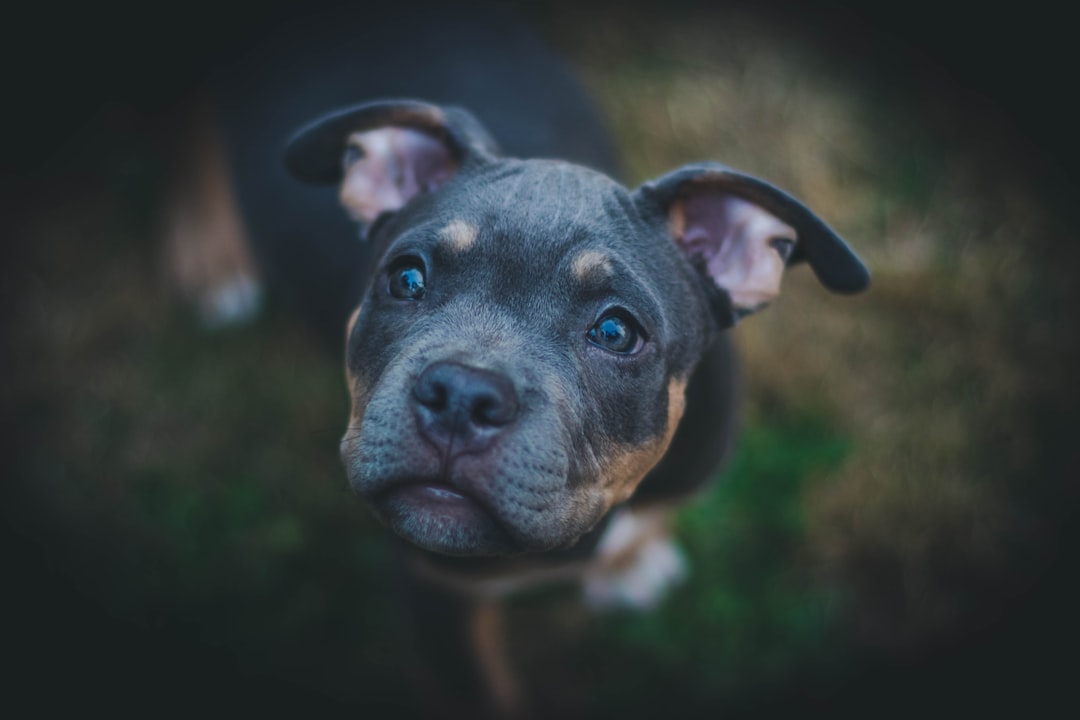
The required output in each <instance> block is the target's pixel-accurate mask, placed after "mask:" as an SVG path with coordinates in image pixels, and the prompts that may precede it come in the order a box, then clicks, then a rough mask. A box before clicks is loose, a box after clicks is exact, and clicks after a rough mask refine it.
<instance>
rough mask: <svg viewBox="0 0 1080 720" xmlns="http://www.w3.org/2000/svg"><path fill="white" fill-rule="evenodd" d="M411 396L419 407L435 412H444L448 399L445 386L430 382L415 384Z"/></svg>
mask: <svg viewBox="0 0 1080 720" xmlns="http://www.w3.org/2000/svg"><path fill="white" fill-rule="evenodd" d="M413 394H414V395H415V396H416V399H417V400H419V401H420V404H421V405H424V406H425V407H428V408H431V409H432V410H435V411H440V410H445V409H446V406H447V401H448V399H449V397H450V393H449V391H448V390H447V389H446V385H445V384H443V383H441V382H437V381H430V380H429V381H428V382H419V383H417V384H416V386H415V387H414V388H413Z"/></svg>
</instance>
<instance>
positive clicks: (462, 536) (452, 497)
mask: <svg viewBox="0 0 1080 720" xmlns="http://www.w3.org/2000/svg"><path fill="white" fill-rule="evenodd" d="M371 504H372V506H373V508H374V509H375V514H376V515H377V516H378V517H379V519H380V520H381V521H382V522H384V523H385V524H386V525H388V526H389V527H390V528H391V529H392V530H393V531H394V532H395V533H397V534H398V535H400V536H401V537H402V538H404V539H405V540H408V541H409V542H411V543H413V544H414V545H417V546H419V547H420V548H422V549H424V550H429V551H431V552H435V553H440V554H443V555H456V556H492V555H517V554H520V553H521V552H523V551H524V550H525V548H523V547H521V546H520V544H519V543H518V542H516V541H515V540H514V538H513V537H512V536H511V535H510V534H509V533H508V532H507V531H506V530H504V529H503V528H502V527H501V526H500V524H499V523H498V522H497V521H496V519H495V518H494V517H493V516H492V515H491V513H489V512H488V511H487V510H486V509H485V508H484V507H483V506H482V505H481V504H480V503H479V502H477V501H476V500H474V499H473V498H471V497H469V496H467V495H464V494H462V493H460V492H458V491H457V490H455V489H454V488H451V487H449V486H446V485H440V484H437V483H430V484H425V483H412V484H406V485H401V486H397V487H392V488H389V489H387V490H384V491H383V492H381V493H379V494H377V495H376V496H375V497H374V498H372V499H371Z"/></svg>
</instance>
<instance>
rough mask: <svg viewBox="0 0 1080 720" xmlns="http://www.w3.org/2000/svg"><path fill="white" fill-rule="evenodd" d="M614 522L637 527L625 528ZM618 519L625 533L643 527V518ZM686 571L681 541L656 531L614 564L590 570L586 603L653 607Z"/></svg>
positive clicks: (609, 607) (600, 607) (599, 607)
mask: <svg viewBox="0 0 1080 720" xmlns="http://www.w3.org/2000/svg"><path fill="white" fill-rule="evenodd" d="M615 523H619V524H621V525H622V526H623V527H626V526H627V525H630V524H631V523H636V524H637V526H638V527H631V528H630V530H629V531H624V530H621V528H620V527H619V524H615ZM615 523H613V524H614V525H615V528H613V529H615V530H616V531H617V532H621V533H623V534H624V537H625V536H627V535H629V534H632V533H631V531H634V530H639V531H640V529H641V528H640V526H641V523H640V521H639V520H638V519H637V518H634V517H632V516H630V517H628V516H622V517H620V518H617V519H616V521H615ZM687 574H688V573H687V563H686V558H685V556H684V555H683V553H682V551H681V550H680V549H679V547H678V545H676V544H675V542H674V541H673V540H672V539H671V538H670V537H668V536H667V535H666V534H662V535H653V536H651V537H648V538H647V539H644V540H642V541H640V542H639V543H636V544H635V546H634V547H632V548H631V549H630V550H629V553H626V552H623V553H621V557H618V558H616V562H614V563H613V564H610V565H608V566H606V567H601V568H599V569H597V570H596V571H594V572H591V573H589V574H588V575H587V576H586V578H585V581H584V587H583V590H584V595H585V603H586V605H588V606H589V607H590V608H592V609H594V610H615V609H630V610H650V609H652V608H654V607H656V606H657V605H658V604H659V603H660V601H661V600H662V599H663V598H664V596H665V595H667V593H668V591H670V590H671V588H673V587H675V586H676V585H678V584H679V583H680V582H682V581H683V580H685V579H686V577H687Z"/></svg>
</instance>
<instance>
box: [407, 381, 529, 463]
mask: <svg viewBox="0 0 1080 720" xmlns="http://www.w3.org/2000/svg"><path fill="white" fill-rule="evenodd" d="M413 400H414V401H415V402H414V410H415V412H416V418H417V425H418V426H419V428H420V431H421V432H422V433H423V434H424V436H425V437H427V438H428V439H429V440H430V441H432V442H433V443H434V444H435V445H436V446H437V447H439V448H440V449H442V450H444V451H445V450H449V449H450V448H451V447H452V448H453V450H454V451H455V452H479V451H481V450H483V449H485V448H486V447H488V445H490V444H491V441H492V440H494V439H495V437H497V436H498V434H499V433H500V432H501V431H502V429H503V428H504V427H506V426H507V425H509V424H510V423H512V422H514V420H515V419H516V418H517V416H518V397H517V392H516V391H515V390H514V384H513V383H512V382H511V381H510V378H508V377H506V376H505V375H501V374H499V373H496V372H492V371H490V370H482V369H480V368H475V367H469V366H468V365H462V364H460V363H454V362H436V363H432V364H431V365H428V366H427V368H425V370H424V372H422V373H420V377H419V378H418V379H417V381H416V385H415V386H414V387H413Z"/></svg>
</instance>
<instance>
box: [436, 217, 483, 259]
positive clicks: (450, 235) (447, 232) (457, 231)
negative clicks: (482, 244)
mask: <svg viewBox="0 0 1080 720" xmlns="http://www.w3.org/2000/svg"><path fill="white" fill-rule="evenodd" d="M479 232H480V229H479V228H477V227H476V226H475V225H473V224H472V223H468V222H465V221H464V220H451V221H450V222H449V223H448V224H447V225H446V227H444V228H443V229H442V230H441V231H440V232H439V236H440V237H441V238H442V239H443V242H445V243H446V245H447V246H448V247H449V248H450V249H451V250H453V251H454V252H459V253H462V252H465V251H466V250H468V249H469V248H471V247H472V246H473V244H474V243H476V236H477V235H478V234H479Z"/></svg>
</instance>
